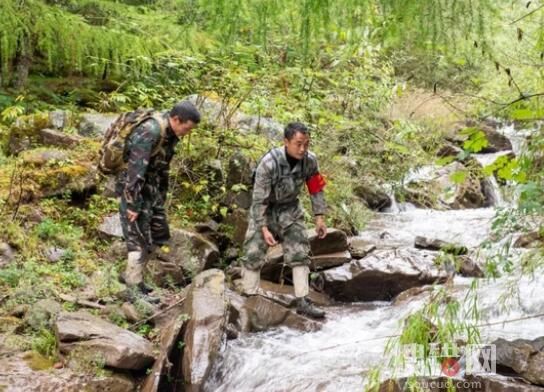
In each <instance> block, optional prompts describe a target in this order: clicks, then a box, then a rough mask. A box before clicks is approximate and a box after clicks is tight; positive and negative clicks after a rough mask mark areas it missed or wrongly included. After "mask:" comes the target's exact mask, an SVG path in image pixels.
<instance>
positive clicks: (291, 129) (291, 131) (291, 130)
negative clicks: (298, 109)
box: [283, 122, 310, 140]
mask: <svg viewBox="0 0 544 392" xmlns="http://www.w3.org/2000/svg"><path fill="white" fill-rule="evenodd" d="M297 132H300V133H302V134H304V135H308V136H309V135H310V131H309V130H308V127H306V125H304V124H303V123H299V122H292V123H289V124H287V126H286V127H285V129H284V131H283V137H284V138H286V139H287V140H291V139H292V138H293V136H295V134H296V133H297Z"/></svg>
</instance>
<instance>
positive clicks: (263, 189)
mask: <svg viewBox="0 0 544 392" xmlns="http://www.w3.org/2000/svg"><path fill="white" fill-rule="evenodd" d="M272 170H273V168H272V166H271V162H270V161H267V159H266V158H265V159H262V160H261V162H260V163H259V166H257V169H256V172H255V184H253V198H252V203H251V208H252V217H253V220H254V222H255V226H256V229H257V230H260V231H261V233H262V234H263V238H264V240H265V242H266V243H267V244H268V245H269V246H273V245H276V240H275V239H274V236H273V235H272V233H270V231H269V230H268V226H267V222H266V209H267V207H268V203H269V202H270V193H271V192H272V175H273V174H272Z"/></svg>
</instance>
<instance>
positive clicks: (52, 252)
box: [45, 246, 68, 263]
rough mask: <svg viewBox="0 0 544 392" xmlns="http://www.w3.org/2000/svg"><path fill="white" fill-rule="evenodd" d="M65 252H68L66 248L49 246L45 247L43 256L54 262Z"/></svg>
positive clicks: (65, 253)
mask: <svg viewBox="0 0 544 392" xmlns="http://www.w3.org/2000/svg"><path fill="white" fill-rule="evenodd" d="M67 254H68V251H67V250H66V249H62V248H57V247H55V246H53V247H51V248H47V249H46V250H45V257H46V258H47V260H49V261H50V262H52V263H56V262H57V261H60V260H61V259H62V258H63V257H65V256H66V255H67Z"/></svg>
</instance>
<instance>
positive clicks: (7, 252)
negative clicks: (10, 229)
mask: <svg viewBox="0 0 544 392" xmlns="http://www.w3.org/2000/svg"><path fill="white" fill-rule="evenodd" d="M14 258H15V252H14V251H13V249H12V248H11V246H9V244H7V243H5V242H0V268H2V267H5V266H6V265H8V264H9V263H11V262H12V261H13V259H14Z"/></svg>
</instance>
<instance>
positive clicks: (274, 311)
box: [244, 295, 321, 332]
mask: <svg viewBox="0 0 544 392" xmlns="http://www.w3.org/2000/svg"><path fill="white" fill-rule="evenodd" d="M244 308H245V310H246V311H247V314H248V317H249V321H250V323H251V331H255V332H257V331H265V330H267V329H270V328H273V327H277V326H280V325H283V326H286V327H289V328H293V329H298V330H301V331H316V330H318V329H319V328H320V327H321V325H320V324H319V323H318V322H316V321H313V320H310V319H307V318H306V317H303V316H300V315H298V314H296V313H295V312H294V311H292V310H290V309H287V308H286V307H284V306H281V305H279V304H277V303H275V302H274V301H272V300H270V299H267V298H264V297H262V296H260V295H253V296H251V297H249V298H248V299H247V300H246V301H245V304H244Z"/></svg>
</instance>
